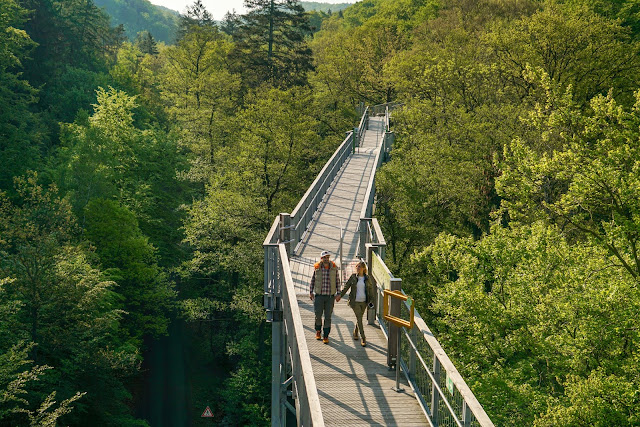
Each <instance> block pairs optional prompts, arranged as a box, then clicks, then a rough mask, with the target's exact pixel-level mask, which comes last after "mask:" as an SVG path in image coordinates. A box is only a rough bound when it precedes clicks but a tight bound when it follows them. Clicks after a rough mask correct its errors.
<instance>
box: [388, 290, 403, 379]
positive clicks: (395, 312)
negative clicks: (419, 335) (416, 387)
mask: <svg viewBox="0 0 640 427" xmlns="http://www.w3.org/2000/svg"><path fill="white" fill-rule="evenodd" d="M390 290H392V291H399V290H402V279H398V278H392V279H391V289H390ZM389 314H391V315H392V316H395V317H400V300H398V299H396V298H391V305H390V306H389ZM399 329H400V328H398V327H397V326H396V325H394V324H393V323H391V322H389V342H388V343H387V365H388V366H389V367H391V366H395V368H396V369H400V365H399V364H398V356H399V355H398V335H400V332H399Z"/></svg>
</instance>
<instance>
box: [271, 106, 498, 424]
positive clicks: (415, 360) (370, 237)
mask: <svg viewBox="0 0 640 427" xmlns="http://www.w3.org/2000/svg"><path fill="white" fill-rule="evenodd" d="M395 107H396V106H395V105H390V104H382V105H379V106H374V107H372V108H371V109H369V108H366V109H364V112H363V115H362V119H361V121H360V124H359V126H358V127H357V128H354V130H353V132H351V131H350V132H348V133H347V136H346V138H345V139H344V141H343V142H342V144H340V146H339V147H338V148H337V149H336V151H335V152H334V154H333V156H332V157H331V158H330V159H329V160H328V161H327V163H326V164H325V166H324V167H323V168H322V170H321V171H320V173H319V174H318V176H317V177H316V179H315V180H314V181H313V183H312V184H311V185H310V187H309V189H308V190H307V192H306V193H305V194H304V196H303V197H302V198H301V199H300V201H299V202H298V204H297V206H296V207H295V209H294V210H293V211H292V212H291V213H280V214H279V215H278V217H277V218H275V220H274V222H273V224H272V226H271V229H270V230H269V233H268V235H267V237H266V238H265V241H264V243H263V248H264V254H265V258H264V260H265V263H264V306H265V309H266V313H267V321H268V322H269V323H270V324H271V328H272V329H271V330H272V346H271V349H272V388H271V392H272V395H271V420H272V426H284V425H291V424H293V423H295V424H297V425H299V426H318V427H320V426H324V425H336V426H341V425H348V426H354V425H374V426H396V425H399V426H426V425H429V426H443V425H446V426H459V427H467V426H486V427H492V426H493V423H492V422H491V420H490V419H489V417H488V416H487V414H486V413H485V412H484V409H483V408H482V406H481V405H480V403H479V402H478V401H477V399H476V398H475V396H474V395H473V393H472V392H471V390H470V389H469V387H468V386H467V384H466V383H465V381H464V379H463V378H462V377H461V376H460V374H459V373H458V371H457V369H456V368H455V366H454V365H453V363H452V362H451V360H449V358H448V356H447V355H446V353H445V351H444V350H443V349H442V347H441V346H440V344H439V343H438V341H437V339H436V338H435V337H434V336H433V334H432V333H431V331H430V329H429V327H428V326H427V325H426V323H425V322H424V320H423V319H422V318H421V317H420V315H419V313H418V312H417V311H415V316H414V309H413V305H412V302H411V299H410V298H408V297H407V296H405V295H404V293H403V292H402V289H401V285H402V280H401V279H400V278H397V277H394V276H393V274H392V273H391V272H390V271H389V269H388V268H387V266H386V264H385V263H384V251H385V246H386V243H385V241H384V236H383V235H382V231H381V229H380V226H379V224H378V221H377V220H376V218H375V217H374V216H373V210H374V209H373V207H374V195H375V180H374V174H375V171H376V169H377V168H378V167H379V166H380V165H381V163H382V161H383V160H384V158H385V157H386V153H388V151H389V150H390V147H391V145H392V144H393V140H394V135H393V132H392V131H391V130H390V127H389V123H390V119H391V113H390V111H391V110H392V108H395ZM381 115H383V116H381ZM323 250H328V251H329V252H330V253H331V256H332V259H333V261H334V262H336V263H337V264H338V265H339V266H340V268H341V279H342V280H341V282H342V284H344V282H345V279H346V278H347V277H349V276H350V275H351V274H352V273H353V272H354V267H355V264H356V262H357V261H358V260H359V259H360V257H362V258H366V260H365V261H366V262H367V265H368V267H369V270H370V273H371V275H372V276H373V277H374V278H375V280H376V284H377V300H376V303H375V304H374V307H373V308H371V309H370V310H369V313H368V318H369V319H370V322H369V323H368V324H366V325H365V327H364V328H365V332H366V336H367V346H366V347H362V346H361V345H360V342H359V341H358V340H354V339H353V338H352V331H353V329H354V326H355V315H354V314H353V311H352V310H351V308H350V307H349V306H348V305H347V300H348V298H347V297H346V296H345V298H344V299H342V300H341V301H340V302H337V303H336V304H335V308H334V313H333V317H332V328H331V334H330V342H329V344H323V342H322V341H318V340H316V339H315V328H314V313H313V303H312V302H311V300H310V298H309V286H310V281H311V274H312V272H313V265H314V264H315V263H316V262H317V261H319V257H320V252H321V251H323ZM388 291H393V292H391V295H395V298H396V299H395V301H392V302H391V304H390V306H389V307H390V309H389V312H390V314H391V315H392V316H394V317H392V318H390V319H391V321H389V318H388V317H386V314H385V310H386V308H385V307H384V304H383V303H382V301H383V295H386V294H387V293H388ZM403 299H405V300H406V301H404V302H401V301H402V300H403ZM399 318H402V319H407V318H408V319H413V320H412V321H411V322H409V323H403V321H400V320H398V319H399ZM394 319H395V320H394ZM389 366H392V367H395V369H394V370H389ZM400 371H401V372H402V374H400ZM399 389H400V390H399Z"/></svg>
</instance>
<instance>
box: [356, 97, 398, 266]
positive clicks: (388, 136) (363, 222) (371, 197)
mask: <svg viewBox="0 0 640 427" xmlns="http://www.w3.org/2000/svg"><path fill="white" fill-rule="evenodd" d="M376 107H378V106H374V107H372V109H373V110H374V111H375V109H376ZM383 111H384V112H385V126H387V123H388V121H389V114H390V110H389V108H388V106H386V104H385V109H384V110H383ZM394 140H395V135H394V133H393V132H391V131H389V130H388V129H386V128H385V132H384V135H383V136H382V144H380V147H379V148H378V151H377V153H376V158H375V160H374V167H373V169H372V171H371V175H370V176H369V182H368V184H367V190H366V192H365V196H364V203H363V204H362V209H361V210H360V222H359V225H358V232H359V236H360V237H359V239H360V240H359V244H358V256H360V257H361V258H364V257H365V255H366V252H365V244H367V243H372V244H374V245H378V246H380V247H382V248H384V246H386V243H384V237H382V232H381V231H380V226H379V225H378V221H377V220H375V226H374V225H373V222H374V219H373V212H374V202H375V195H376V181H375V176H376V172H377V170H378V168H380V166H381V165H382V163H383V162H384V161H385V160H386V159H387V157H388V153H389V151H391V147H392V146H393V142H394ZM372 227H376V228H377V230H378V232H377V233H375V234H372V233H370V232H369V230H371V228H372ZM378 237H381V238H382V241H378V240H376V239H375V238H378ZM383 250H384V249H383ZM383 256H384V253H383Z"/></svg>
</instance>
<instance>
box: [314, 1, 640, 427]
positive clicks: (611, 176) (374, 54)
mask: <svg viewBox="0 0 640 427" xmlns="http://www.w3.org/2000/svg"><path fill="white" fill-rule="evenodd" d="M637 9H638V6H637V4H636V2H632V1H616V2H604V1H580V0H571V1H560V0H547V1H533V0H532V1H516V0H513V1H497V0H483V1H475V0H474V1H471V0H441V1H435V0H434V1H419V2H416V1H395V2H390V1H384V0H366V1H362V2H358V3H357V4H356V5H354V6H353V7H351V8H348V9H347V10H345V11H344V13H343V16H342V17H339V16H333V17H331V18H329V19H328V20H327V21H326V22H325V23H324V27H323V31H321V32H320V33H318V34H317V35H316V36H315V37H314V40H313V42H312V43H313V47H314V60H315V61H316V69H317V74H316V75H315V76H314V77H313V79H314V83H317V85H316V88H317V90H320V91H322V92H325V93H331V94H335V95H336V96H341V97H348V98H351V99H364V100H366V101H367V102H369V103H381V102H387V101H399V102H402V103H403V106H402V108H400V109H399V110H398V111H397V112H396V113H395V115H394V122H395V131H396V134H397V135H396V136H397V138H396V146H395V148H394V150H393V152H392V156H391V160H390V161H389V162H388V163H387V164H386V165H385V166H384V167H383V168H382V170H381V171H380V173H379V175H378V177H377V191H378V194H377V202H378V203H377V215H378V216H379V217H380V218H381V220H382V225H383V231H384V233H385V237H386V239H387V242H388V243H389V245H390V250H389V251H388V254H390V259H389V260H388V261H389V264H390V265H391V266H392V269H393V271H394V273H395V274H396V275H398V276H400V277H403V279H404V281H403V285H404V287H405V290H406V291H407V292H408V293H410V294H413V295H414V296H415V297H416V300H417V301H418V304H419V309H420V311H421V313H422V314H423V316H424V317H425V318H427V319H428V320H429V323H430V325H432V327H433V328H434V330H436V331H437V334H438V336H439V338H440V339H441V341H442V343H443V345H444V347H445V349H446V350H447V351H448V353H449V355H450V356H451V357H452V359H453V361H454V363H456V364H457V366H458V369H459V370H460V371H461V372H462V374H463V377H465V379H466V380H467V382H468V383H469V384H470V386H471V388H472V389H473V391H474V392H475V394H476V396H477V397H478V399H479V401H480V402H481V403H482V404H483V405H484V407H485V409H486V410H487V412H488V414H489V416H490V417H491V418H492V420H493V421H494V422H495V423H496V425H539V426H543V425H554V426H555V425H602V426H605V425H607V426H608V425H637V424H638V423H639V422H640V420H639V419H638V415H637V414H638V413H640V399H638V393H637V390H639V389H640V377H639V376H638V372H640V369H639V368H640V366H639V365H638V361H639V360H640V359H639V358H640V352H639V346H638V343H639V342H640V341H639V339H640V336H638V330H639V329H638V328H639V326H640V325H638V320H637V317H638V316H637V313H638V308H639V306H638V305H639V304H640V291H639V289H638V284H639V282H638V277H640V276H639V275H640V271H639V270H638V266H639V265H640V257H639V254H638V243H639V241H638V230H639V229H640V216H639V215H638V212H639V211H638V206H637V205H638V202H637V201H638V199H639V196H640V186H638V177H639V176H640V175H639V172H640V170H639V169H638V168H639V165H640V153H638V147H639V145H638V141H639V140H640V132H639V130H638V129H639V126H638V123H639V122H638V108H639V107H638V106H639V105H640V102H639V101H638V99H639V96H640V95H639V92H638V88H640V62H639V61H638V48H639V47H640V45H639V44H638V40H639V36H640V33H638V31H637V16H638V15H637V11H638V10H637Z"/></svg>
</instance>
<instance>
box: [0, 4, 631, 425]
mask: <svg viewBox="0 0 640 427" xmlns="http://www.w3.org/2000/svg"><path fill="white" fill-rule="evenodd" d="M115 3H122V4H124V2H115ZM143 3H144V2H141V3H140V9H139V10H140V11H141V15H142V16H143V17H144V14H145V13H147V11H145V10H143V8H142V7H143V6H144V4H143ZM246 4H247V13H246V14H244V15H238V14H229V15H227V17H226V18H225V20H224V21H222V22H215V21H214V20H213V19H212V17H211V14H210V13H209V11H207V9H206V8H205V6H204V5H203V3H202V2H201V1H200V0H197V1H195V2H194V3H192V4H190V5H189V6H188V7H187V8H186V9H185V10H184V11H183V13H182V14H181V15H180V16H179V17H178V18H176V21H172V20H173V18H171V17H168V16H164V18H162V19H160V17H158V18H157V19H156V18H153V16H155V15H153V16H152V15H149V19H152V20H155V21H157V23H158V25H161V24H162V23H167V25H166V27H167V29H168V28H169V24H168V22H175V25H176V27H175V32H174V33H171V34H170V33H169V32H167V33H166V34H168V35H166V37H167V38H165V33H163V31H164V29H162V28H160V27H158V29H155V28H147V31H143V32H136V33H135V34H133V33H129V32H127V31H128V30H130V29H128V28H126V26H124V27H123V26H118V25H115V23H116V22H120V21H117V17H116V14H117V13H116V12H110V9H109V8H106V10H107V11H109V13H111V14H112V16H111V17H110V16H109V15H108V14H107V13H106V12H105V9H101V3H99V2H95V3H94V1H92V0H64V1H58V0H4V1H2V2H0V24H1V25H2V30H3V37H0V425H56V423H58V424H64V425H90V424H91V425H105V426H107V425H117V426H122V425H149V424H153V422H154V420H156V419H157V418H154V417H157V416H158V413H157V411H156V412H154V411H155V409H153V408H152V407H151V405H152V403H150V402H148V401H145V399H146V397H145V391H144V390H145V386H144V384H145V383H146V382H147V381H148V380H149V378H148V377H147V375H149V372H150V368H149V366H151V364H154V363H160V362H159V361H158V359H159V358H157V357H154V355H156V354H158V353H157V348H158V347H157V346H158V345H160V344H158V343H161V342H166V340H168V339H169V338H171V337H173V338H175V337H176V336H177V337H180V339H181V340H182V341H181V344H180V345H181V347H180V348H184V351H183V352H182V353H181V354H182V355H183V357H184V359H180V360H181V361H180V362H179V363H180V366H181V367H182V368H183V369H184V378H183V379H176V381H183V383H182V384H183V385H184V381H188V385H189V390H191V392H190V393H191V394H190V396H189V401H188V403H186V405H187V406H188V407H189V410H192V409H193V408H196V409H195V411H196V412H197V411H198V410H199V411H200V412H199V413H201V412H202V410H203V408H204V407H206V406H208V405H210V406H211V410H212V412H213V414H214V420H215V422H217V423H219V424H224V425H247V424H252V425H268V424H269V423H270V420H269V411H270V398H269V394H270V387H271V383H270V381H271V378H270V369H271V368H270V366H271V361H270V349H271V342H270V340H271V337H270V328H269V327H268V324H267V323H266V321H265V316H264V312H263V309H262V289H263V288H262V280H263V274H262V263H263V256H264V252H263V249H262V241H263V239H264V236H265V235H266V233H267V232H268V229H269V226H270V224H271V222H272V221H273V218H274V217H275V215H277V214H278V213H279V212H290V211H291V210H292V209H293V207H295V205H296V203H297V201H298V200H299V199H300V197H301V196H302V195H303V194H304V192H305V190H306V188H307V187H308V185H309V184H310V183H311V182H312V181H313V179H314V177H315V175H316V174H317V173H318V171H319V170H320V169H321V168H322V166H323V165H324V162H325V161H326V160H327V159H328V158H329V156H330V155H331V153H332V152H333V150H334V149H335V147H337V146H338V144H339V143H340V142H341V141H342V139H343V137H344V131H345V130H346V129H350V128H353V126H354V125H355V124H357V120H358V119H359V118H358V117H357V113H356V106H358V105H359V104H360V103H365V104H368V105H374V104H380V103H385V102H392V101H393V102H398V103H401V104H402V106H401V108H399V109H398V110H396V111H394V116H393V126H394V132H395V134H396V140H395V141H396V142H395V146H394V148H393V151H392V153H391V157H390V160H389V161H388V162H387V163H386V164H385V165H384V166H383V167H382V169H381V170H380V171H379V172H378V175H377V176H376V188H377V194H376V215H377V217H378V218H379V219H380V221H381V224H382V227H383V231H384V234H385V237H386V240H387V242H388V245H389V247H388V250H387V254H388V258H387V263H388V264H389V266H390V267H391V269H392V271H393V272H394V275H396V276H398V277H402V278H403V286H404V289H405V291H406V292H407V293H408V294H410V295H412V296H413V297H414V298H415V300H416V303H417V306H418V309H419V310H420V313H421V314H422V315H423V317H424V318H425V320H427V322H428V324H429V326H430V327H431V328H432V329H433V331H434V333H435V334H436V335H437V337H438V339H439V341H440V342H441V343H442V345H443V347H444V349H445V350H446V351H447V354H448V355H449V356H450V357H451V359H452V360H453V362H454V364H455V365H456V366H457V368H458V370H459V371H460V372H461V374H462V375H463V377H464V378H465V381H466V382H467V383H468V384H469V386H470V387H471V389H472V391H473V392H474V394H475V395H476V397H477V398H478V400H479V401H480V402H481V404H483V406H484V408H485V410H486V411H487V413H488V415H489V416H490V418H491V419H492V420H493V421H494V423H495V424H496V425H518V426H520V425H535V426H557V425H567V426H569V425H600V426H611V425H616V426H627V425H628V426H632V425H638V424H639V423H640V418H638V416H639V415H638V414H640V395H639V394H638V390H640V350H639V348H640V346H639V343H640V336H639V331H640V324H639V322H640V320H639V319H640V317H639V316H638V313H639V312H640V289H639V280H640V279H639V278H640V253H639V247H638V245H639V244H640V240H639V239H640V234H639V232H638V231H639V230H640V205H639V202H638V201H639V200H640V143H639V141H640V59H639V58H640V56H639V55H638V53H639V49H640V21H639V19H638V17H639V16H640V6H639V5H638V4H637V2H636V1H632V0H617V1H605V0H363V1H359V2H357V3H355V4H354V5H351V6H349V7H348V8H345V9H340V10H338V9H337V8H336V10H333V9H332V11H331V13H329V11H328V10H327V11H324V10H319V11H315V12H305V10H304V7H303V6H304V4H303V3H301V2H298V1H291V0H287V1H285V0H277V1H274V2H273V7H272V4H271V1H270V0H247V2H246ZM156 11H157V10H156ZM149 13H150V12H149ZM165 18H166V19H165ZM163 25H164V24H162V25H161V27H162V26H163ZM167 31H169V30H167ZM169 34H170V35H169ZM168 334H169V337H167V335H168ZM163 340H165V341H163ZM174 347H175V346H174ZM172 357H173V356H172ZM167 363H168V362H167ZM176 363H177V362H176ZM162 380H163V381H164V380H165V379H162ZM192 412H193V411H192ZM199 413H198V414H197V415H199ZM154 414H155V415H154ZM197 415H193V416H197ZM184 422H185V423H188V422H190V420H189V419H187V420H184Z"/></svg>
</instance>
